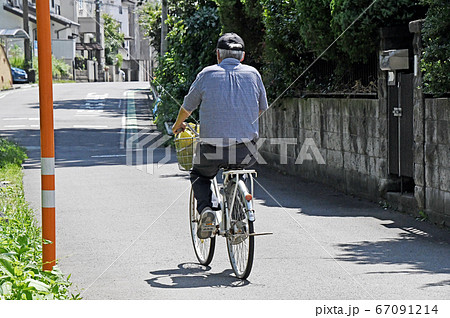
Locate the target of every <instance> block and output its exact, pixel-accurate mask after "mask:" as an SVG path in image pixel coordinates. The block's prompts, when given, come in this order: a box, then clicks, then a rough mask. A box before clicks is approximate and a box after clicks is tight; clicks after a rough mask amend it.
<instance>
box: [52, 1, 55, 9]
mask: <svg viewBox="0 0 450 318" xmlns="http://www.w3.org/2000/svg"><path fill="white" fill-rule="evenodd" d="M54 7H55V0H52V8H54Z"/></svg>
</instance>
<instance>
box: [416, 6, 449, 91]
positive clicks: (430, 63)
mask: <svg viewBox="0 0 450 318" xmlns="http://www.w3.org/2000/svg"><path fill="white" fill-rule="evenodd" d="M424 2H425V3H426V4H429V9H428V12H427V16H426V19H425V22H424V25H423V33H422V39H423V44H424V47H425V48H424V53H423V58H422V70H423V71H424V91H425V92H426V93H429V94H434V95H438V96H439V95H442V94H444V93H449V92H450V75H449V74H450V20H449V16H450V1H448V0H433V1H431V0H425V1H424Z"/></svg>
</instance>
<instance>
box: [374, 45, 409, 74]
mask: <svg viewBox="0 0 450 318" xmlns="http://www.w3.org/2000/svg"><path fill="white" fill-rule="evenodd" d="M380 68H381V70H382V71H397V70H407V69H409V56H408V50H407V49H405V50H388V51H382V52H381V55H380Z"/></svg>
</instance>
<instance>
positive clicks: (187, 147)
mask: <svg viewBox="0 0 450 318" xmlns="http://www.w3.org/2000/svg"><path fill="white" fill-rule="evenodd" d="M188 125H189V126H190V127H191V128H192V130H193V131H196V132H197V133H198V130H199V127H198V125H195V124H191V123H189V124H188ZM193 131H191V130H190V129H186V130H185V131H183V132H182V133H179V134H178V135H176V136H175V150H176V152H177V160H178V167H179V168H180V170H183V171H187V170H190V169H191V168H192V162H193V159H194V152H195V146H196V144H197V140H198V137H197V136H196V135H195V133H194V132H193Z"/></svg>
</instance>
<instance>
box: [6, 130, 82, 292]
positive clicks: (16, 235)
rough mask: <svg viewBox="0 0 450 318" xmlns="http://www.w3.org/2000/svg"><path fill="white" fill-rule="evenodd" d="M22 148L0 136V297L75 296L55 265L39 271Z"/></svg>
mask: <svg viewBox="0 0 450 318" xmlns="http://www.w3.org/2000/svg"><path fill="white" fill-rule="evenodd" d="M25 157H26V155H25V152H24V149H23V148H21V147H19V146H17V145H16V144H14V143H11V142H9V141H6V140H5V139H0V181H1V185H0V207H1V210H0V300H1V299H13V300H21V299H69V298H72V299H78V298H79V296H78V295H75V296H74V295H70V292H69V290H68V289H69V287H70V285H71V283H70V282H69V278H65V277H64V275H63V274H62V273H61V271H60V270H59V269H58V267H57V266H55V267H54V268H53V270H52V271H51V272H44V271H42V244H41V230H40V228H39V226H38V225H37V222H36V220H35V218H34V211H33V210H32V209H31V208H30V206H29V205H28V203H27V202H26V200H25V196H24V192H23V186H22V169H21V163H22V161H23V160H24V158H25Z"/></svg>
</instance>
